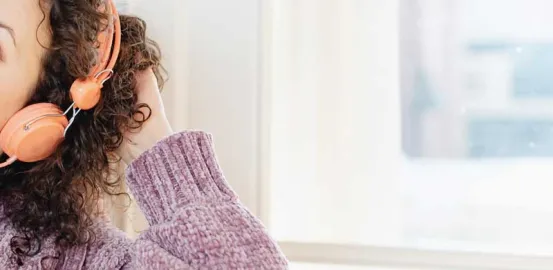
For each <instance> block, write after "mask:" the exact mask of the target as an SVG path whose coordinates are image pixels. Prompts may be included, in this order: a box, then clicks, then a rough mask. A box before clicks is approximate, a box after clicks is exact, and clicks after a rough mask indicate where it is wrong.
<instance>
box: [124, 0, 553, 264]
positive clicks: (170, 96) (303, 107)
mask: <svg viewBox="0 0 553 270" xmlns="http://www.w3.org/2000/svg"><path fill="white" fill-rule="evenodd" d="M119 5H120V11H121V13H128V14H136V15H139V16H141V17H143V18H144V19H145V20H146V21H147V22H148V24H149V33H150V35H151V36H152V37H153V38H155V39H156V40H157V41H158V42H159V43H160V44H161V47H162V50H163V53H164V57H165V65H166V68H167V69H168V71H169V74H170V81H169V82H168V84H167V87H166V89H165V91H164V93H163V95H164V99H165V102H166V107H167V112H168V114H169V117H170V120H171V122H172V123H173V125H174V126H175V128H176V129H177V130H183V129H201V130H204V131H207V132H209V133H212V134H213V135H214V138H215V144H216V150H217V153H218V156H219V160H220V162H221V166H222V167H223V169H224V171H225V174H226V177H227V180H228V181H229V182H230V184H231V185H232V187H233V188H234V189H235V190H236V191H237V192H238V194H239V195H240V198H241V200H242V202H243V203H244V204H245V205H246V206H247V207H248V208H249V209H250V210H251V211H252V212H253V213H254V214H255V215H256V216H258V217H259V218H260V219H261V220H262V221H263V222H264V224H265V225H266V226H267V227H268V229H269V231H270V233H271V234H272V236H273V237H274V238H275V239H276V240H277V241H278V242H279V243H280V245H281V247H282V249H283V251H284V252H285V253H286V255H287V256H288V258H289V259H290V260H291V262H292V266H291V268H292V269H298V270H337V269H345V270H349V269H351V270H354V269H355V270H426V269H444V270H448V269H456V270H476V269H479V270H484V269H495V270H515V269H516V270H532V269H553V196H552V195H551V194H553V76H551V75H550V72H552V71H553V27H552V25H553V16H551V14H550V13H551V12H550V10H551V8H553V2H551V1H548V0H158V1H146V0H120V2H119ZM113 217H114V220H115V222H116V223H117V224H118V226H120V227H121V228H123V229H124V230H125V231H127V232H128V233H129V235H131V236H136V234H137V233H139V232H140V231H141V230H143V229H144V228H145V227H146V223H145V221H144V219H143V217H142V216H141V214H140V212H139V210H138V209H136V207H135V206H132V207H131V208H129V209H124V208H120V209H119V210H116V211H115V212H114V215H113Z"/></svg>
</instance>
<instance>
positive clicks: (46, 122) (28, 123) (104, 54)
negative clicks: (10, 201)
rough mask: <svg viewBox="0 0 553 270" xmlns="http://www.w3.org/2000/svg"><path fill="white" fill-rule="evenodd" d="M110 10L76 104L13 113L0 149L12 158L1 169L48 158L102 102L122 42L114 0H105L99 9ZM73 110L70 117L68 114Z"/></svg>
mask: <svg viewBox="0 0 553 270" xmlns="http://www.w3.org/2000/svg"><path fill="white" fill-rule="evenodd" d="M106 9H107V13H109V14H110V15H111V16H109V19H108V27H107V28H106V30H104V31H102V32H101V33H99V35H98V43H99V49H98V59H99V60H98V63H97V64H96V66H94V67H93V68H92V71H91V72H90V74H89V75H88V76H87V77H86V78H80V79H78V80H76V81H75V82H73V85H71V89H70V93H71V99H72V101H73V104H71V106H69V108H68V109H67V110H65V111H62V110H61V109H60V108H59V107H58V106H57V105H55V104H51V103H38V104H33V105H30V106H27V107H25V108H23V109H22V110H20V111H19V112H17V113H16V114H15V115H14V116H12V117H11V118H10V119H9V120H8V122H7V123H6V125H5V126H4V128H3V129H2V130H0V148H1V149H2V151H3V152H4V153H5V154H7V155H8V157H9V159H8V160H7V161H5V162H3V163H0V168H3V167H6V166H9V165H11V164H13V163H14V162H15V161H17V160H19V161H22V162H36V161H40V160H43V159H46V158H47V157H49V156H50V155H52V153H54V151H55V150H56V148H57V147H58V145H59V144H60V143H61V142H62V141H63V139H64V137H65V134H66V132H67V130H68V129H69V127H70V126H71V124H72V123H73V121H74V120H75V117H76V116H77V114H78V113H79V112H80V111H81V110H89V109H91V108H94V106H96V104H98V102H99V101H100V96H101V91H100V90H101V89H102V85H103V84H104V83H105V82H106V81H107V80H109V79H110V78H111V76H112V75H113V67H114V66H115V62H116V61H117V57H118V56H119V49H120V45H121V22H120V21H119V14H118V13H117V9H116V7H115V4H114V3H113V0H105V2H104V5H101V7H100V11H102V12H104V11H106ZM70 111H72V115H71V118H70V119H68V118H67V114H68V113H69V112H70Z"/></svg>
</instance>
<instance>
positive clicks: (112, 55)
mask: <svg viewBox="0 0 553 270" xmlns="http://www.w3.org/2000/svg"><path fill="white" fill-rule="evenodd" d="M98 10H99V11H100V12H106V13H107V14H108V19H107V22H106V28H105V29H104V30H103V31H102V32H100V33H99V34H98V39H97V41H98V62H97V63H96V65H95V66H94V67H93V68H92V69H91V71H90V73H89V74H88V76H87V77H86V78H80V79H78V80H76V81H75V82H74V83H73V85H72V86H71V98H72V100H73V102H74V107H75V108H78V109H83V110H88V109H91V108H93V107H94V106H96V105H97V104H98V102H99V101H100V96H101V93H100V90H101V88H102V85H103V83H104V82H105V81H107V80H109V79H110V78H111V76H112V75H113V68H114V67H115V63H116V62H117V58H118V57H119V51H120V49H121V21H120V19H119V14H118V13H117V8H116V7H115V3H114V2H113V0H105V1H104V2H103V4H102V5H100V7H99V8H98Z"/></svg>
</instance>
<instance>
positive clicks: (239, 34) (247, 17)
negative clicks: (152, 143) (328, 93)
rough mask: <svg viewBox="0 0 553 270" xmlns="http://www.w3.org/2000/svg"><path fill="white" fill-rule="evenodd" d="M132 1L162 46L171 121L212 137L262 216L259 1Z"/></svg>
mask: <svg viewBox="0 0 553 270" xmlns="http://www.w3.org/2000/svg"><path fill="white" fill-rule="evenodd" d="M135 1H136V2H134V4H133V5H132V6H133V11H134V12H135V13H136V14H138V15H140V16H141V17H143V18H144V19H146V20H147V22H148V24H149V29H150V35H151V36H152V37H153V38H155V39H156V40H157V41H158V42H159V43H160V44H161V46H162V49H163V53H164V56H165V61H166V62H165V65H166V66H167V68H168V70H169V73H170V80H169V82H168V84H167V88H166V91H165V92H164V99H165V103H166V109H167V111H168V115H169V117H170V120H171V122H172V123H173V125H174V126H175V128H176V129H177V130H183V129H201V130H204V131H207V132H209V133H212V134H213V135H214V139H215V144H216V151H217V153H218V156H219V159H220V163H221V166H222V167H223V170H224V171H225V175H226V177H227V180H228V181H229V182H230V184H231V185H232V187H233V188H234V189H235V190H236V191H237V192H238V194H239V195H240V198H241V200H242V201H243V203H244V204H245V205H246V206H247V207H248V208H249V209H250V210H252V211H253V212H254V213H256V214H258V209H257V205H258V203H257V193H258V192H256V191H257V184H256V183H257V181H256V180H257V176H258V170H257V167H258V153H257V149H258V147H257V143H258V134H257V132H258V128H257V123H258V115H259V114H258V108H257V100H258V98H259V85H260V83H261V82H260V80H259V77H260V74H259V70H260V69H259V68H258V67H259V65H260V61H259V47H260V37H259V34H260V31H259V27H260V15H259V12H260V5H261V4H260V1H257V0H233V1H228V0H202V1H198V0H158V1H146V0H135ZM238 157H239V158H238Z"/></svg>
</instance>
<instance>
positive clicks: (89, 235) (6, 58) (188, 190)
mask: <svg viewBox="0 0 553 270" xmlns="http://www.w3.org/2000/svg"><path fill="white" fill-rule="evenodd" d="M107 2H109V1H105V0H17V1H14V0H0V134H1V132H3V131H1V129H2V128H6V127H5V126H8V125H9V123H10V121H11V120H10V119H13V117H15V116H14V115H17V113H18V112H20V110H22V108H28V107H27V106H29V105H32V104H36V103H42V102H48V103H53V104H55V105H56V106H59V107H60V108H64V109H65V108H70V107H71V104H72V103H73V102H75V96H74V95H73V93H71V95H70V94H69V89H70V88H71V85H72V84H73V82H74V81H75V80H77V79H79V78H83V77H86V76H87V75H88V74H89V73H90V70H91V69H92V67H94V65H95V63H96V62H97V61H96V60H97V58H98V53H97V52H98V50H97V47H98V44H97V41H98V40H97V37H98V34H99V33H102V31H106V30H105V28H106V24H105V22H106V18H109V16H108V14H106V13H107V12H106V10H105V9H100V8H99V7H102V6H104V4H106V3H107ZM120 23H121V29H122V31H121V33H122V36H121V46H120V52H119V58H118V60H117V63H116V65H115V67H114V69H113V71H114V72H113V76H112V77H111V78H106V82H105V84H104V85H103V88H102V89H101V99H100V100H99V103H97V105H96V106H95V107H94V108H92V109H90V110H83V111H80V112H79V113H78V114H76V115H74V116H75V118H74V119H73V120H74V121H69V122H68V124H69V128H68V129H67V134H66V135H65V137H64V139H63V141H62V142H61V144H60V145H59V146H57V147H56V148H55V152H54V153H53V154H51V155H49V156H48V157H46V158H44V159H43V160H40V161H36V162H24V161H16V162H15V163H13V164H11V165H10V166H7V167H5V168H2V169H0V268H1V269H282V268H286V267H287V262H286V259H285V258H284V256H283V255H282V253H281V252H280V250H279V249H278V247H277V246H276V244H275V243H274V242H273V241H272V240H271V239H270V237H269V236H268V235H267V233H266V232H265V230H264V228H263V226H262V225H261V224H260V222H259V221H258V220H257V219H256V218H254V217H253V216H252V215H251V214H250V213H249V212H248V211H247V210H246V209H245V208H244V207H243V206H242V205H241V204H240V203H239V202H238V200H237V197H236V195H235V193H234V192H233V191H232V190H231V189H230V188H229V186H228V184H227V183H226V182H225V179H224V177H223V175H222V173H221V170H220V168H219V167H218V165H217V161H216V159H215V157H214V153H213V147H212V139H211V137H210V136H209V135H207V134H205V133H202V132H181V133H176V134H175V133H173V131H172V130H171V127H170V126H169V124H168V121H167V119H166V117H165V115H164V112H163V106H162V104H161V99H160V96H159V87H160V85H159V84H161V82H163V80H162V77H161V75H160V66H159V60H160V54H159V51H158V50H157V49H156V45H155V43H154V42H152V41H151V40H149V39H147V38H146V37H145V25H144V23H143V22H142V21H141V20H140V19H138V18H136V17H130V16H121V17H120ZM108 79H109V80H108ZM158 79H160V80H159V83H158ZM74 113H75V111H74ZM68 117H71V116H69V115H68ZM4 139H5V138H4ZM9 157H10V153H7V152H6V153H4V154H3V155H2V157H1V158H2V159H1V160H0V162H2V161H4V160H6V159H7V158H9ZM11 158H12V159H13V156H11ZM12 161H13V160H12ZM118 162H124V163H125V164H129V166H128V168H127V171H126V172H127V175H126V176H127V178H126V179H127V183H128V185H129V188H130V191H131V192H132V194H133V195H134V197H135V198H136V200H137V203H138V205H139V206H140V208H141V210H142V211H143V212H144V214H145V216H146V218H147V219H148V222H149V225H150V228H149V229H148V230H147V231H145V232H143V233H142V234H141V236H140V237H139V238H138V240H136V241H134V242H133V241H131V240H129V239H127V238H126V237H125V235H124V234H123V233H122V232H120V231H118V230H116V229H115V228H114V227H112V226H110V225H109V222H108V221H107V220H105V218H103V215H102V213H101V211H98V207H96V206H97V205H98V202H99V198H100V197H101V195H102V194H104V193H108V194H111V195H121V194H116V193H117V192H116V191H117V188H118V184H119V181H118V180H116V181H114V180H110V179H114V178H113V177H112V176H113V168H114V166H113V165H116V164H117V163H118Z"/></svg>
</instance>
